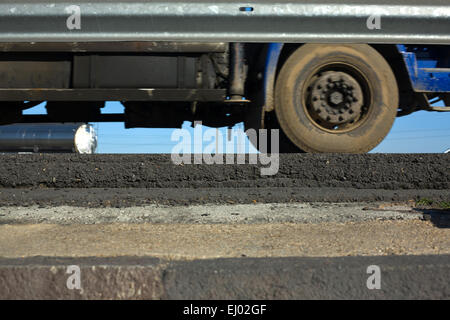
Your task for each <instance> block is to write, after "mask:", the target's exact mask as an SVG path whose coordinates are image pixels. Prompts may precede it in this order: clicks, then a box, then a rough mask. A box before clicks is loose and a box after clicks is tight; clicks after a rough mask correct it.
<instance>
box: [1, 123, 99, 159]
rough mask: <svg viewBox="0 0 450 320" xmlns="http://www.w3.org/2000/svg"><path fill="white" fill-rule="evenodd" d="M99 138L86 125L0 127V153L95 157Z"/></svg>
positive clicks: (51, 124)
mask: <svg viewBox="0 0 450 320" xmlns="http://www.w3.org/2000/svg"><path fill="white" fill-rule="evenodd" d="M96 149H97V134H96V132H95V130H94V127H93V126H92V125H90V124H85V123H64V124H59V123H36V124H31V123H30V124H28V123H27V124H12V125H4V126H0V152H74V153H87V154H90V153H95V151H96Z"/></svg>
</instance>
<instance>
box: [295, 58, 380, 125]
mask: <svg viewBox="0 0 450 320" xmlns="http://www.w3.org/2000/svg"><path fill="white" fill-rule="evenodd" d="M301 97H302V102H303V103H302V106H303V108H304V109H305V111H306V114H307V115H308V118H309V119H310V121H311V122H312V123H313V124H314V125H315V126H316V127H318V128H319V129H321V130H323V131H326V132H329V133H334V134H339V133H344V132H348V131H352V130H354V129H356V128H357V127H359V126H361V125H362V124H363V123H364V122H365V120H366V119H367V117H368V115H369V113H370V112H371V109H372V108H371V106H372V105H373V104H372V95H371V87H370V84H369V82H368V80H367V79H366V77H365V76H364V74H363V73H362V72H361V71H360V70H359V69H358V68H357V67H355V66H353V65H350V64H347V63H333V64H327V65H324V66H321V67H319V68H318V69H316V71H315V72H313V73H312V74H311V76H310V77H309V78H308V79H307V81H306V82H305V85H304V86H303V88H302V89H301Z"/></svg>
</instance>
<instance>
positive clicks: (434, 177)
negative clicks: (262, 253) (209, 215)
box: [0, 154, 450, 190]
mask: <svg viewBox="0 0 450 320" xmlns="http://www.w3.org/2000/svg"><path fill="white" fill-rule="evenodd" d="M0 161H1V163H2V165H1V166H0V187H3V188H14V187H22V188H26V187H50V188H92V187H96V188H128V187H133V188H137V187H141V188H186V187H189V188H200V187H201V188H208V187H212V188H248V187H250V188H260V187H265V188H266V187H289V188H290V187H297V188H299V187H333V188H335V187H339V188H357V189H386V190H398V189H435V190H444V189H450V157H449V155H448V154H423V155H415V154H398V155H390V154H365V155H346V154H344V155H342V154H339V155H333V154H316V155H314V154H283V155H280V168H279V172H278V174H276V175H274V176H260V170H259V167H260V166H259V165H249V164H244V165H205V164H203V165H174V164H173V163H172V162H171V159H170V155H72V154H59V155H58V154H49V155H43V154H37V155H1V156H0Z"/></svg>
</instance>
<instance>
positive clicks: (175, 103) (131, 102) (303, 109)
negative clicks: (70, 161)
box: [0, 0, 450, 152]
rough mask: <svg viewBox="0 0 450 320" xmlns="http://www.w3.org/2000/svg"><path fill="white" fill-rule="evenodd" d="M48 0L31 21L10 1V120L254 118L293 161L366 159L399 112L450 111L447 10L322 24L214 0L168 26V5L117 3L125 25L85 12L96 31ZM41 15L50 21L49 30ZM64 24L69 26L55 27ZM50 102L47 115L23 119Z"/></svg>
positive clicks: (297, 6)
mask: <svg viewBox="0 0 450 320" xmlns="http://www.w3.org/2000/svg"><path fill="white" fill-rule="evenodd" d="M41 2H42V1H34V2H33V3H32V4H30V5H29V7H28V10H31V13H30V12H28V17H27V19H26V20H24V19H25V17H26V16H27V15H26V14H25V11H23V12H22V11H21V10H25V9H24V8H22V7H21V6H20V5H19V6H14V8H15V10H14V11H11V10H12V5H10V7H11V8H10V7H5V6H7V4H0V8H3V7H4V8H3V9H5V10H6V9H9V11H8V12H9V14H6V15H4V16H2V17H1V19H0V28H1V31H0V106H1V107H2V111H3V112H2V117H1V120H0V121H1V123H2V124H9V123H27V122H29V123H31V122H32V123H37V122H100V121H121V122H122V121H123V122H124V123H125V126H126V127H127V128H133V127H149V128H154V127H158V128H161V127H167V128H176V127H180V126H181V125H182V123H183V122H184V121H192V122H194V121H196V120H200V121H202V122H203V124H204V125H207V126H212V127H223V126H232V125H234V124H236V123H239V122H244V123H245V125H246V128H252V129H263V128H265V129H280V131H281V135H280V145H279V151H280V152H298V151H308V152H367V151H369V150H371V149H372V148H373V147H375V146H376V145H377V144H378V143H379V142H381V141H382V139H383V138H384V137H385V136H386V134H387V133H388V132H389V130H390V128H391V126H392V123H393V121H394V118H395V116H402V115H407V114H409V113H412V112H414V111H417V110H428V111H448V110H450V108H449V107H445V106H440V107H436V106H434V105H433V103H434V102H436V101H438V100H443V101H444V105H447V106H450V47H449V46H448V45H449V44H450V34H448V30H450V25H449V20H450V19H448V13H450V10H449V7H448V6H445V5H444V4H445V3H444V2H443V1H440V0H435V1H432V2H433V3H432V4H430V3H429V2H427V6H424V5H415V4H416V3H417V1H413V0H410V1H401V4H399V5H393V6H387V5H385V4H380V3H379V2H380V1H373V2H374V4H364V5H362V4H359V2H358V1H356V0H352V1H349V5H350V6H353V7H354V8H353V9H354V10H359V11H358V14H354V15H353V16H349V12H346V11H345V10H346V9H345V10H344V7H343V6H341V7H339V10H338V11H335V12H334V14H332V12H331V11H329V10H331V9H332V8H331V9H330V7H332V5H330V4H329V3H327V2H326V1H323V2H324V3H323V4H320V5H323V9H324V10H322V11H320V12H321V13H320V14H319V13H317V12H319V11H314V10H313V8H312V7H311V4H310V3H309V2H308V1H291V2H288V1H286V2H282V3H280V4H277V5H271V4H269V3H268V2H265V1H254V3H251V5H248V6H245V7H242V5H239V4H237V3H229V2H223V3H222V2H217V3H216V2H215V3H214V5H215V8H211V6H209V7H208V8H209V9H204V6H205V3H206V2H205V1H196V2H193V3H192V4H191V5H190V6H188V7H187V5H186V6H184V5H180V4H178V7H177V8H178V9H176V6H177V3H175V2H173V1H169V2H167V3H166V9H165V10H166V11H165V12H166V14H167V16H164V14H162V13H161V12H160V14H157V13H158V12H159V11H158V10H162V9H161V8H160V7H158V6H156V3H155V2H153V1H146V2H142V3H138V2H136V3H134V2H133V3H132V4H128V5H126V6H125V3H122V2H114V3H113V4H114V5H116V6H117V8H116V9H117V10H118V11H117V12H120V13H121V14H123V16H121V15H120V14H118V17H113V16H111V15H108V12H110V11H111V10H113V9H114V6H113V7H112V8H109V9H110V10H109V11H107V10H106V9H105V8H106V7H105V6H104V5H103V4H102V3H101V2H98V1H93V2H92V1H91V2H89V3H85V4H84V5H85V7H86V10H88V12H87V13H86V14H85V16H83V17H84V18H83V19H84V20H82V21H83V27H82V28H81V29H80V30H71V31H70V32H67V30H66V29H65V28H66V26H65V21H66V20H65V19H67V13H64V12H65V11H64V10H63V9H64V8H66V6H67V5H68V3H66V2H65V1H61V2H60V3H58V4H57V5H56V9H55V7H51V9H48V8H47V10H49V11H48V12H47V13H49V12H50V11H52V10H57V9H58V5H61V8H60V9H61V10H59V11H55V12H53V11H52V13H53V15H48V17H47V16H43V14H42V10H41V9H39V8H40V7H38V6H36V7H33V6H34V5H35V4H37V3H41ZM41 4H42V3H41ZM138 4H139V5H138ZM120 5H121V6H120ZM172 5H173V6H175V7H174V8H173V11H170V10H168V9H167V8H168V7H170V6H172ZM289 5H291V6H290V7H289ZM320 5H319V6H320ZM414 5H415V7H414ZM152 6H153V7H152ZM286 6H287V7H286ZM336 6H337V5H336ZM433 6H434V7H433ZM431 7H433V8H432V9H433V10H435V11H433V10H431V9H430V8H431ZM30 8H31V9H30ZM82 8H83V6H82ZM195 8H197V9H198V11H197V12H196V14H189V12H191V11H192V10H194V9H195ZM277 8H278V11H277V10H275V9H277ZM213 9H214V10H213ZM232 9H236V12H234V11H230V10H232ZM288 9H289V10H288ZM335 9H336V8H335ZM347 9H348V8H347ZM387 9H390V11H388V12H389V14H385V15H386V17H385V18H383V20H382V21H383V28H381V29H379V30H370V29H368V27H367V23H366V20H367V19H368V17H369V15H367V16H366V15H365V12H366V11H367V12H366V13H369V12H371V13H373V12H374V10H375V12H376V11H377V10H381V11H380V12H386V11H383V10H387ZM438 9H439V10H440V11H436V10H438ZM33 10H35V11H33ZM83 10H84V9H83ZM83 10H82V11H81V12H83ZM89 10H91V11H89ZM127 10H128V11H127ZM133 10H135V11H133ZM139 10H140V11H139ZM152 10H153V11H152ZM177 10H178V13H177V14H176V12H177ZM180 10H181V11H182V12H181V11H180ZM211 10H212V11H211ZM226 10H229V11H228V13H227V11H226ZM305 10H306V11H305ZM308 10H309V11H308ZM311 10H312V11H311ZM327 10H328V11H327ZM430 10H431V11H433V12H435V14H431V13H430V12H431V11H430ZM1 12H2V13H3V12H4V11H1ZM56 12H57V13H58V14H56ZM61 12H62V13H61ZM133 12H134V17H135V18H136V21H132V23H130V20H129V19H128V18H127V14H133ZM167 12H175V13H174V14H169V13H167ZM192 12H193V11H192ZM192 12H191V13H192ZM305 12H306V13H305ZM312 12H316V15H314V14H312ZM354 12H355V11H353V13H354ZM2 13H0V15H2ZM138 13H140V14H138ZM425 14H428V16H426V15H425ZM34 15H35V16H34ZM424 15H425V16H424ZM38 16H40V17H41V18H42V19H44V20H45V19H49V20H48V21H47V22H48V23H47V24H44V25H43V26H42V24H41V25H39V24H38V21H35V18H36V17H38ZM143 17H144V18H147V19H148V18H149V17H150V20H151V26H149V25H148V23H149V22H148V20H142V19H144V18H143ZM281 17H284V19H280V18H281ZM344 17H345V19H343V18H344ZM173 18H178V19H179V21H177V22H176V23H175V22H174V21H173V20H172V19H173ZM299 18H303V22H302V24H300V25H298V22H297V24H296V23H295V21H298V19H299ZM36 19H37V18H36ZM195 19H196V20H195ZM214 19H216V20H218V21H216V22H214ZM267 19H271V20H267ZM327 19H328V20H330V19H331V20H333V21H334V25H333V28H331V26H332V25H331V23H332V22H331V21H328V20H327ZM405 19H408V20H407V21H409V22H411V24H410V25H408V26H405ZM59 20H61V21H63V22H64V24H63V27H61V28H60V26H59V24H58V27H57V28H55V27H54V22H55V21H59ZM124 20H125V22H126V21H128V24H126V25H124ZM264 21H266V23H264ZM267 21H271V23H269V24H271V28H270V29H267V26H266V25H267ZM113 22H115V23H113ZM184 22H186V24H183V23H184ZM201 22H204V23H209V25H211V26H212V27H211V28H212V29H211V30H209V31H208V30H207V28H206V29H205V28H204V27H203V28H200V26H205V25H207V24H201ZM52 23H53V24H52ZM95 23H97V25H96V26H94V24H95ZM120 26H122V29H120V32H119V29H118V28H120ZM180 26H185V27H186V30H185V31H182V29H180V28H179V27H180ZM361 26H363V27H361ZM438 26H439V27H438ZM443 26H444V27H443ZM445 26H447V27H449V28H447V29H446V28H445ZM150 27H151V28H150ZM258 27H259V29H258ZM313 27H314V28H315V31H314V32H313V31H312V28H313ZM32 28H37V29H38V31H34V32H31V31H30V30H33V29H32ZM39 28H40V29H39ZM52 28H53V29H52ZM133 28H134V29H133ZM164 28H166V29H164ZM227 28H228V29H227ZM411 28H412V29H414V30H411ZM172 29H173V30H172ZM266 29H267V30H266ZM310 29H311V30H310ZM99 30H100V31H102V32H100V31H99ZM138 30H139V32H138ZM226 30H229V33H226V32H225V31H226ZM240 30H242V31H243V32H242V33H241V34H240V35H239V32H238V31H240ZM50 31H51V32H50ZM412 31H414V32H412ZM312 36H315V37H312ZM100 38H101V39H100ZM149 40H152V41H149ZM250 40H251V41H250ZM275 40H276V41H275ZM398 42H400V43H406V44H405V45H398V44H397V43H398ZM44 101H45V102H46V109H47V114H46V115H23V114H22V113H23V110H25V109H28V108H31V107H33V106H35V105H37V104H40V103H42V102H44ZM105 101H120V102H122V104H123V105H124V107H125V108H124V113H123V114H102V112H101V109H102V107H103V106H104V103H105ZM252 143H254V144H255V145H256V146H258V141H257V140H252ZM262 151H270V150H262Z"/></svg>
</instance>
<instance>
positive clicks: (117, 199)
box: [0, 187, 450, 215]
mask: <svg viewBox="0 0 450 320" xmlns="http://www.w3.org/2000/svg"><path fill="white" fill-rule="evenodd" d="M420 199H428V200H430V201H433V204H438V205H439V203H442V202H446V201H449V200H450V190H449V189H444V190H416V189H404V190H384V189H355V188H330V187H323V188H305V187H303V188H297V187H283V188H275V187H269V188H262V187H260V188H182V189H181V188H89V189H88V188H65V189H54V188H50V189H49V188H25V189H23V188H13V189H11V188H9V189H0V207H2V206H3V207H5V206H35V205H37V206H60V205H68V206H76V207H89V208H93V207H116V208H124V207H133V206H145V205H150V204H161V205H176V206H180V205H181V206H188V205H196V204H199V205H201V204H209V203H213V204H230V205H231V204H248V203H286V202H407V201H409V200H415V201H418V200H420ZM0 215H1V213H0Z"/></svg>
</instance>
